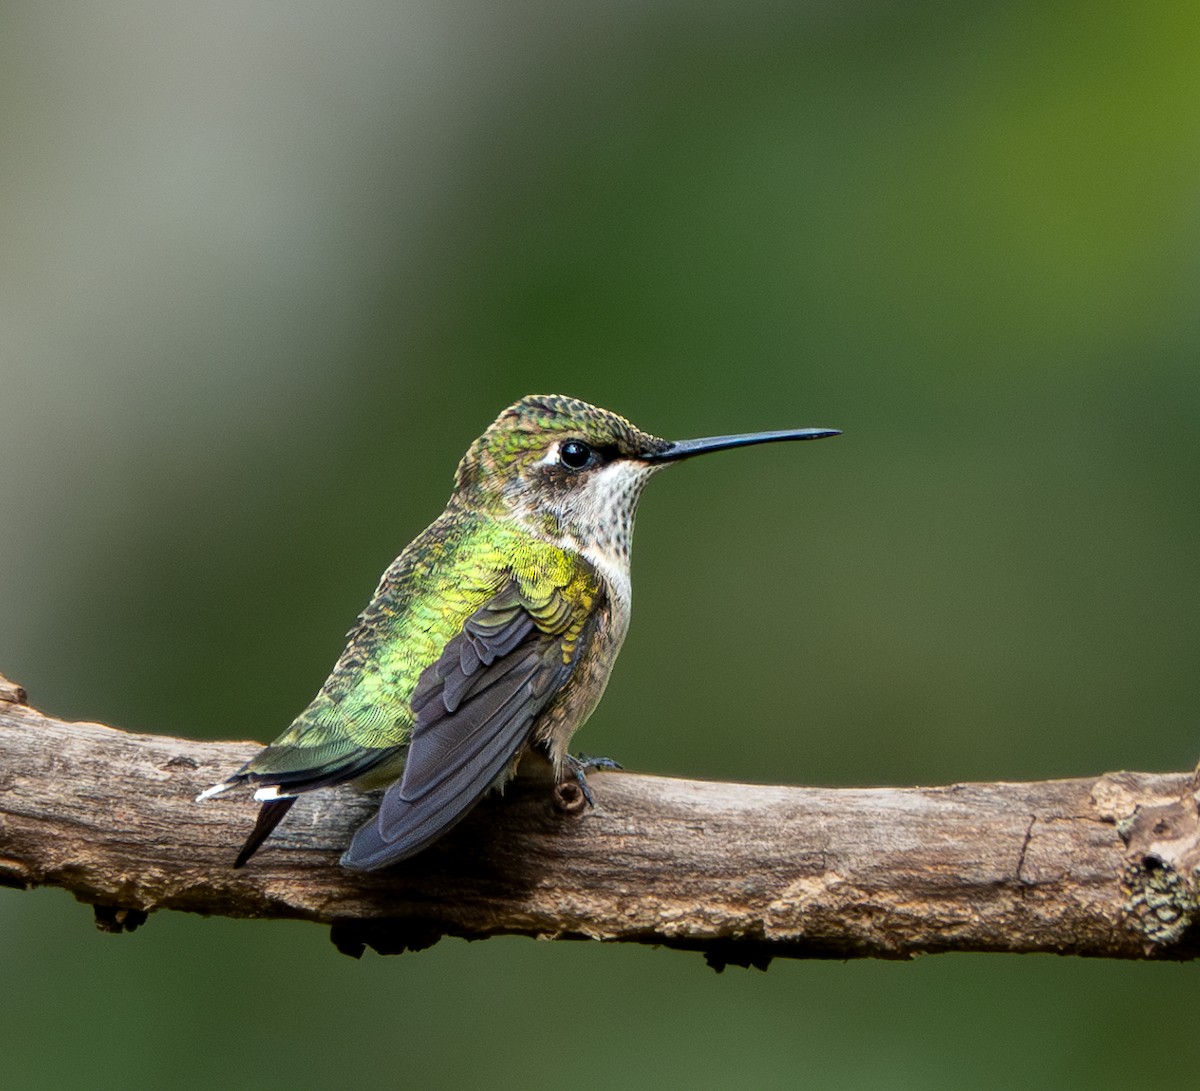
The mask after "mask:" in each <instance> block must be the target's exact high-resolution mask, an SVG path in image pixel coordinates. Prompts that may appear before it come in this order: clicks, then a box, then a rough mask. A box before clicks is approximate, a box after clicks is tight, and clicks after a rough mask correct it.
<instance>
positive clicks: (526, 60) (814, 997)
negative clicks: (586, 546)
mask: <svg viewBox="0 0 1200 1091" xmlns="http://www.w3.org/2000/svg"><path fill="white" fill-rule="evenodd" d="M1198 43H1200V8H1197V7H1196V6H1194V5H1184V4H1178V3H1158V2H1154V0H1150V2H1146V3H1142V4H1137V5H1129V4H1122V3H1095V2H1092V3H1087V4H1083V3H1052V4H1033V3H1004V2H1001V3H994V4H990V5H980V4H973V3H961V4H952V3H913V4H905V5H896V4H893V3H882V2H870V0H864V2H859V3H843V4H828V3H809V4H800V3H793V4H757V3H747V2H745V0H710V2H701V0H691V2H688V3H681V2H677V0H652V2H649V3H641V4H633V3H616V4H609V5H603V4H595V3H589V2H585V0H558V2H554V3H548V2H537V0H530V2H525V3H509V4H494V3H486V2H483V0H469V2H466V3H458V4H448V3H413V2H407V3H365V2H352V3H340V4H315V3H311V2H310V3H294V4H291V5H287V6H284V5H273V4H269V3H265V2H262V0H258V2H253V3H244V2H243V3H232V2H229V3H212V4H201V5H193V4H182V3H178V2H175V3H159V4H153V5H150V4H136V3H129V2H124V0H122V2H110V3H106V4H102V5H90V4H72V3H63V4H53V5H51V4H37V3H33V2H27V3H5V4H3V5H0V148H2V149H3V154H2V155H0V240H2V243H0V308H2V310H0V368H2V371H0V512H2V513H3V516H2V518H0V604H2V608H0V671H2V672H3V673H6V674H8V675H9V676H10V677H12V678H14V679H15V680H18V681H20V682H21V683H23V684H24V685H25V686H26V687H27V688H28V690H29V692H30V695H31V699H32V701H33V702H34V703H35V704H37V705H38V706H39V707H41V708H44V709H46V710H47V711H50V712H53V713H57V714H60V715H63V716H66V717H75V718H89V719H91V718H94V719H98V720H102V721H105V722H109V723H115V724H119V725H122V726H125V727H128V728H134V729H139V730H150V731H160V732H167V733H172V734H178V735H186V736H193V737H214V738H217V737H219V738H255V739H261V740H265V739H268V738H270V737H272V736H273V735H275V734H276V733H277V732H278V731H279V730H280V729H281V728H282V727H283V726H285V725H286V724H287V722H288V721H289V720H290V719H291V717H292V715H293V714H294V713H295V712H296V711H297V710H298V709H299V708H301V707H302V706H303V705H304V704H305V703H306V702H307V700H308V699H309V697H310V696H311V695H312V693H313V692H314V690H315V688H316V687H317V686H318V685H319V684H320V682H321V681H322V680H323V679H324V677H325V673H326V671H327V670H328V668H329V666H330V665H331V664H332V662H333V660H334V658H335V657H336V655H337V653H338V651H339V650H340V648H341V642H342V634H343V633H344V632H345V630H346V628H347V627H348V625H349V623H350V622H351V620H352V619H353V617H354V615H355V614H356V613H357V611H358V610H359V609H360V608H361V606H362V605H363V604H364V603H365V602H366V600H367V597H368V596H369V594H370V592H371V590H372V589H373V587H374V585H375V581H376V578H377V577H378V574H379V573H380V571H381V570H382V569H383V568H384V567H385V566H386V565H387V564H388V562H389V561H390V560H391V558H392V557H393V555H394V554H395V553H396V552H397V551H398V550H399V548H400V547H401V546H402V545H403V544H404V543H405V542H407V541H408V539H409V538H410V537H411V536H412V535H413V534H414V533H415V532H416V531H417V530H419V529H420V528H421V527H422V526H423V525H424V524H425V523H426V522H427V521H428V520H429V519H430V518H432V517H433V515H435V514H436V513H437V512H438V511H439V510H440V508H441V505H442V503H443V502H444V500H445V497H446V494H447V492H448V489H449V485H450V482H451V474H452V471H453V468H454V465H455V463H456V461H457V459H458V458H459V456H460V455H461V453H462V451H463V450H464V449H465V447H466V445H467V443H468V442H469V441H470V440H471V439H472V438H473V437H474V436H475V435H476V434H478V433H479V432H480V431H481V430H482V428H483V427H484V426H485V425H486V424H487V423H488V422H489V421H490V420H491V419H492V417H493V416H494V415H495V413H496V412H497V411H498V410H499V409H500V408H502V407H503V406H504V405H506V404H507V403H508V402H510V401H512V400H513V399H515V398H516V397H518V396H520V395H522V394H525V393H531V392H563V393H570V394H575V395H577V396H580V397H584V398H587V399H589V400H592V401H595V402H598V403H600V404H602V405H606V406H609V407H611V408H613V409H616V410H618V411H619V412H622V413H625V414H627V415H628V416H630V417H631V418H632V419H633V420H634V421H636V422H637V423H639V424H641V425H643V426H644V427H646V428H648V429H650V430H653V431H656V432H658V433H660V434H663V435H667V436H672V437H685V436H692V435H702V434H711V433H714V432H725V431H742V430H748V429H755V428H781V427H787V426H804V425H822V426H833V427H840V428H842V429H844V430H845V432H846V435H845V436H844V437H842V438H840V439H838V440H836V441H831V442H828V443H822V444H814V445H811V446H804V447H802V448H779V447H767V448H761V449H756V450H754V451H746V452H740V453H737V454H729V455H723V456H721V457H719V458H713V459H709V460H704V461H703V462H699V463H694V464H691V465H689V466H687V467H686V468H681V469H679V470H677V471H674V472H672V473H671V474H669V475H666V476H664V477H663V478H662V479H660V480H658V481H656V482H655V483H654V485H653V486H652V487H651V489H650V491H649V493H648V495H647V496H646V498H645V502H644V504H643V509H642V515H641V518H640V520H639V532H638V538H639V541H638V546H637V550H636V552H637V561H636V564H635V577H634V582H635V585H636V588H637V595H636V597H637V600H638V604H637V611H636V617H635V622H634V626H633V629H632V632H631V634H630V637H629V640H628V642H627V644H626V648H625V653H624V655H623V656H622V658H621V662H620V665H619V667H618V669H617V671H616V673H615V676H614V678H613V682H612V685H611V686H610V687H609V691H608V696H607V698H606V700H605V702H604V703H603V705H602V706H601V709H600V711H599V712H598V713H597V715H596V716H595V718H594V719H593V720H592V722H591V724H590V725H589V726H588V728H587V729H586V731H585V732H584V733H583V734H582V736H581V737H580V739H579V742H580V744H581V745H582V746H583V747H584V748H585V749H588V750H592V751H599V752H603V753H611V754H613V755H616V756H618V757H620V758H621V759H622V760H623V761H624V762H625V763H626V764H627V765H628V766H629V767H631V768H633V769H638V770H644V771H654V772H659V773H673V774H680V775H687V776H699V777H712V778H719V779H745V780H753V781H763V782H780V783H814V784H914V783H923V784H924V783H942V782H949V781H955V780H966V779H999V778H1005V779H1018V778H1043V777H1056V776H1068V775H1075V774H1088V773H1099V772H1102V771H1105V770H1112V769H1117V768H1121V767H1131V768H1146V769H1183V768H1187V767H1190V766H1191V765H1192V764H1193V763H1194V762H1195V760H1196V758H1197V756H1200V724H1197V713H1198V711H1200V673H1198V672H1197V670H1196V668H1195V658H1196V653H1195V648H1196V644H1197V604H1198V602H1200V583H1198V574H1200V559H1198V557H1197V549H1196V543H1197V539H1198V537H1200V505H1198V504H1197V502H1196V498H1195V488H1196V479H1197V472H1198V470H1200V459H1198V457H1197V443H1196V436H1197V417H1198V414H1200V370H1198V367H1197V362H1198V350H1200V305H1198V303H1200V292H1198V288H1200V276H1198V274H1200V125H1198V123H1197V119H1198V118H1200V44H1198ZM714 622H715V623H716V625H714ZM249 813H250V812H249V810H248V812H247V818H248V819H249ZM0 926H2V930H3V931H2V934H3V937H4V941H3V945H2V952H0V982H2V984H0V1051H2V1053H3V1064H2V1067H3V1072H4V1080H5V1083H6V1085H7V1086H11V1087H17V1088H25V1087H31V1088H38V1087H47V1088H49V1087H62V1086H73V1085H82V1084H84V1083H85V1082H86V1084H87V1085H89V1086H92V1087H96V1088H109V1087H112V1088H126V1087H158V1086H179V1087H210V1086H228V1087H261V1086H262V1085H263V1084H264V1082H271V1083H276V1082H278V1083H281V1084H282V1085H284V1086H297V1087H305V1086H321V1085H331V1084H333V1083H335V1082H340V1081H346V1082H348V1083H356V1084H360V1085H372V1086H400V1085H404V1086H419V1087H430V1088H442V1087H445V1088H455V1087H470V1086H487V1087H498V1088H522V1089H523V1088H549V1087H561V1086H570V1087H576V1088H580V1089H589V1088H610V1087H643V1086H646V1087H649V1086H653V1087H656V1088H676V1087H678V1088H688V1089H695V1088H726V1087H736V1086H745V1087H796V1086H814V1087H826V1086H828V1087H848V1088H854V1087H889V1088H890V1087H913V1088H940V1087H946V1088H959V1087H963V1086H969V1087H998V1088H1003V1087H1011V1086H1016V1085H1021V1086H1024V1087H1047V1088H1061V1087H1089V1088H1094V1087H1122V1088H1127V1087H1130V1086H1139V1085H1143V1086H1144V1085H1145V1076H1144V1073H1145V1071H1146V1065H1147V1062H1148V1059H1150V1058H1155V1057H1168V1058H1170V1062H1171V1065H1172V1067H1173V1068H1174V1069H1175V1070H1177V1071H1183V1072H1186V1071H1194V1069H1195V1067H1196V1065H1197V1063H1200V1044H1198V1040H1197V1036H1196V1035H1194V1034H1187V1033H1184V1034H1180V1033H1179V1027H1180V1026H1181V1025H1184V1026H1186V1025H1187V1023H1186V1013H1187V1012H1188V1011H1193V1012H1194V1011H1195V1010H1196V1008H1195V989H1196V984H1197V978H1196V970H1195V969H1194V968H1193V967H1190V966H1172V965H1122V964H1105V963H1100V962H1086V961H1082V960H1061V959H1055V958H1051V957H1014V958H1000V957H973V956H940V957H936V958H926V959H921V960H918V961H917V962H915V963H912V964H890V963H858V964H846V965H842V964H826V963H805V962H792V963H787V962H784V963H777V964H775V965H774V966H772V968H771V970H770V972H769V973H767V974H765V975H763V974H759V973H757V972H746V971H736V970H731V971H728V972H726V973H725V974H724V975H722V976H720V977H718V976H716V975H714V974H712V973H711V971H709V970H708V969H707V968H706V967H705V966H704V964H703V961H702V960H701V959H700V958H699V957H698V956H690V955H683V954H679V953H672V952H667V951H653V950H642V949H634V948H628V949H627V948H620V947H613V948H601V947H599V946H598V945H597V946H589V945H585V944H579V943H572V944H557V945H556V944H540V943H534V942H530V941H529V940H522V939H515V938H514V939H509V940H493V941H490V942H488V943H486V944H475V945H470V946H468V945H466V944H464V943H461V942H457V941H446V942H444V943H442V944H440V945H438V946H437V947H435V948H433V949H432V950H429V951H426V952H423V953H421V954H418V955H408V956H404V957H402V958H396V959H383V958H378V957H373V956H369V957H367V958H365V959H364V960H363V961H362V962H361V963H355V962H352V961H351V960H349V959H346V958H344V957H342V956H340V955H338V954H336V952H335V951H334V948H333V947H332V945H331V944H330V943H329V942H328V938H327V933H326V931H325V930H323V929H321V928H318V927H315V926H310V925H301V924H289V923H277V922H233V921H227V920H204V919H200V918H193V917H185V916H180V915H165V914H164V915H160V916H156V917H154V918H152V919H151V921H150V922H149V924H148V925H147V926H146V927H145V928H144V929H143V930H142V931H140V932H138V933H137V934H136V935H132V936H126V937H120V938H115V937H109V936H103V935H100V934H98V933H95V932H94V931H93V930H92V926H91V915H90V913H89V911H88V910H87V909H86V908H85V907H82V906H80V905H77V904H76V903H74V902H73V901H72V900H71V899H70V898H69V897H68V896H67V895H65V894H63V893H62V892H59V891H39V892H34V893H17V892H13V891H0ZM1164 1012H1171V1013H1172V1015H1171V1018H1169V1019H1164V1018H1162V1015H1163V1013H1164ZM1181 1017H1182V1018H1183V1019H1184V1023H1182V1024H1181V1023H1180V1018H1181Z"/></svg>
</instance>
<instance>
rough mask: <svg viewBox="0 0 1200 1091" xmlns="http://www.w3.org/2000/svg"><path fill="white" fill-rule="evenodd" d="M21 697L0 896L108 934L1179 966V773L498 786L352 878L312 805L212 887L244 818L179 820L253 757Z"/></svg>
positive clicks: (1194, 858)
mask: <svg viewBox="0 0 1200 1091" xmlns="http://www.w3.org/2000/svg"><path fill="white" fill-rule="evenodd" d="M23 699H24V694H23V693H18V692H17V687H12V686H11V684H7V686H6V684H5V680H4V679H3V678H0V883H5V884H7V885H10V886H16V887H31V886H39V885H47V886H59V887H63V888H64V889H66V890H69V891H71V892H72V893H73V894H74V895H75V896H76V897H77V898H79V899H81V900H82V901H85V902H88V903H91V904H93V905H95V906H96V907H97V921H98V922H99V923H100V924H101V926H102V927H105V928H107V929H110V930H121V929H130V928H132V927H135V926H136V925H137V924H139V923H140V922H141V921H143V920H144V919H145V915H146V914H147V913H149V912H152V911H154V910H159V909H182V910H187V911H189V912H195V913H207V914H222V915H226V916H234V917H292V918H303V919H307V920H313V921H319V922H323V923H327V924H331V925H333V938H334V941H335V942H336V943H338V945H339V947H341V948H342V949H343V950H346V951H349V952H351V953H358V952H360V951H361V950H362V948H363V945H364V944H366V945H370V946H373V947H375V948H376V949H378V950H381V951H384V952H389V951H401V950H405V949H415V948H419V947H423V946H426V945H428V944H430V943H432V942H434V941H436V940H437V939H438V938H439V937H440V936H442V935H455V936H466V937H471V938H482V937H486V936H492V935H498V934H514V933H516V934H522V935H529V936H537V937H543V938H593V939H600V940H623V941H634V942H639V943H656V944H665V945H669V946H675V947H682V948H691V949H698V950H703V951H705V952H707V954H708V956H709V959H710V961H711V962H713V963H714V964H715V965H718V966H721V965H724V964H725V963H727V962H728V963H738V964H742V965H748V964H755V965H765V963H766V961H767V960H769V959H770V958H771V957H774V956H779V955H787V956H797V957H803V956H811V957H837V958H852V957H859V956H876V957H885V958H897V957H899V958H903V957H908V956H911V955H913V954H916V953H919V952H927V951H950V950H957V951H1017V952H1021V951H1055V952H1061V953H1072V954H1085V955H1098V956H1108V957H1117V958H1142V957H1157V958H1163V957H1165V958H1193V957H1195V956H1196V954H1197V950H1198V948H1197V943H1196V934H1195V931H1194V930H1192V929H1190V925H1191V923H1192V921H1193V919H1198V920H1200V908H1198V907H1197V904H1196V884H1195V879H1196V870H1195V869H1196V865H1197V863H1200V820H1198V819H1197V805H1196V797H1195V795H1194V791H1195V787H1196V785H1195V783H1194V782H1193V779H1192V776H1191V775H1189V774H1177V773H1170V774H1160V775H1155V774H1148V773H1117V774H1111V775H1107V776H1102V777H1090V778H1080V779H1075V780H1059V781H1046V782H1039V783H1028V784H1008V783H998V784H957V785H952V786H949V787H942V788H904V789H900V788H839V789H823V788H789V787H769V786H761V785H748V784H725V783H711V782H699V781H688V780H677V779H670V778H664V777H652V776H639V775H633V774H629V773H604V774H599V775H595V776H593V778H592V780H591V784H592V788H593V791H594V794H595V796H596V801H597V807H596V808H595V810H586V809H583V810H579V809H578V808H577V807H573V806H571V802H572V801H571V800H569V799H567V798H566V797H565V796H564V795H563V793H562V792H560V793H558V794H557V795H556V793H555V791H554V790H553V788H552V786H550V785H548V784H526V785H522V784H521V783H520V782H519V781H518V783H517V786H516V787H514V788H511V789H510V790H509V792H508V794H507V795H506V796H505V797H504V798H503V799H495V800H488V801H485V803H484V804H483V805H481V806H480V807H479V808H477V810H476V811H475V812H474V813H473V814H472V815H471V816H470V817H469V818H468V819H467V821H465V822H464V823H463V824H462V825H461V826H459V827H458V828H457V829H455V830H454V831H452V832H451V833H450V834H449V835H448V836H447V837H446V838H445V839H444V840H443V841H441V842H439V843H438V844H436V845H434V846H433V847H432V848H431V849H429V850H428V851H426V852H424V853H422V854H420V855H419V856H418V857H416V858H414V859H412V860H409V861H406V862H405V863H403V864H401V865H399V866H397V867H395V868H393V869H392V870H390V871H387V872H384V873H379V874H371V875H361V874H355V873H352V872H347V871H344V870H343V869H341V868H339V867H338V864H337V859H338V856H339V854H340V852H341V850H342V848H343V847H344V846H345V844H346V842H347V840H348V838H349V836H350V834H351V832H352V831H353V829H354V828H355V827H356V825H357V824H358V823H360V822H362V821H363V820H364V819H365V818H366V817H367V816H368V814H369V813H370V810H371V807H372V803H371V801H370V800H368V799H364V798H361V797H358V796H355V795H354V794H353V793H352V792H349V791H344V790H337V791H326V792H318V793H314V794H313V795H312V796H309V797H307V798H305V799H303V800H301V801H300V803H298V804H297V806H296V807H295V808H294V810H293V812H292V814H291V815H290V816H289V817H288V819H287V820H286V821H285V822H284V824H283V825H282V826H281V827H280V830H279V831H278V833H277V834H276V835H275V836H274V837H273V838H272V839H271V840H270V841H269V842H268V843H267V845H266V846H265V847H264V848H263V849H262V850H261V852H260V853H259V855H258V856H256V857H255V858H254V859H253V860H252V861H251V863H250V865H249V866H248V867H246V868H245V869H243V870H240V871H234V870H232V869H231V868H230V866H229V865H230V861H231V860H232V858H233V855H234V853H235V852H236V850H237V847H238V846H239V845H240V843H241V841H242V839H243V838H244V836H245V834H246V833H247V831H248V829H249V827H250V825H251V824H252V821H253V816H254V812H255V804H253V803H252V802H251V801H250V800H249V799H248V798H247V797H246V796H245V795H242V796H238V797H236V798H234V797H231V796H222V797H219V798H217V799H213V800H210V801H208V802H206V803H204V804H199V805H198V804H196V803H194V802H193V798H194V796H195V795H196V793H197V792H198V791H200V789H202V788H204V787H207V786H208V785H209V784H212V783H213V782H214V781H216V780H218V779H220V778H221V777H223V776H224V775H226V774H227V773H228V772H229V771H230V770H231V769H232V768H234V767H235V766H237V765H238V764H239V763H241V762H242V761H244V760H245V759H246V758H247V757H249V756H250V754H252V753H253V752H254V750H255V748H256V746H255V744H253V743H213V742H193V741H188V740H184V739H175V738H168V737H165V736H157V735H136V734H131V733H128V732H124V731H119V730H117V729H114V728H111V727H105V726H102V725H100V724H94V723H65V722H62V721H59V720H55V719H53V718H51V717H48V716H45V715H43V714H42V713H40V712H38V711H36V710H34V709H32V708H29V707H27V706H25V705H23V704H21V703H19V702H20V701H22V700H23ZM572 811H574V812H576V813H570V812H572Z"/></svg>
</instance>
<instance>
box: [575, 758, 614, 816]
mask: <svg viewBox="0 0 1200 1091" xmlns="http://www.w3.org/2000/svg"><path fill="white" fill-rule="evenodd" d="M567 768H568V769H569V770H570V771H571V773H572V774H573V775H574V777H575V783H576V784H578V785H579V790H580V791H581V792H582V793H583V798H584V799H585V800H586V801H587V805H588V806H589V807H595V806H596V799H595V797H594V796H593V795H592V790H591V788H589V787H588V782H587V775H588V770H590V769H599V770H601V771H603V770H605V769H624V768H625V767H624V766H623V765H622V764H621V763H620V762H619V761H614V760H613V759H612V758H594V757H592V756H590V755H589V754H580V755H579V756H578V757H576V756H575V755H574V754H568V755H567Z"/></svg>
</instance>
